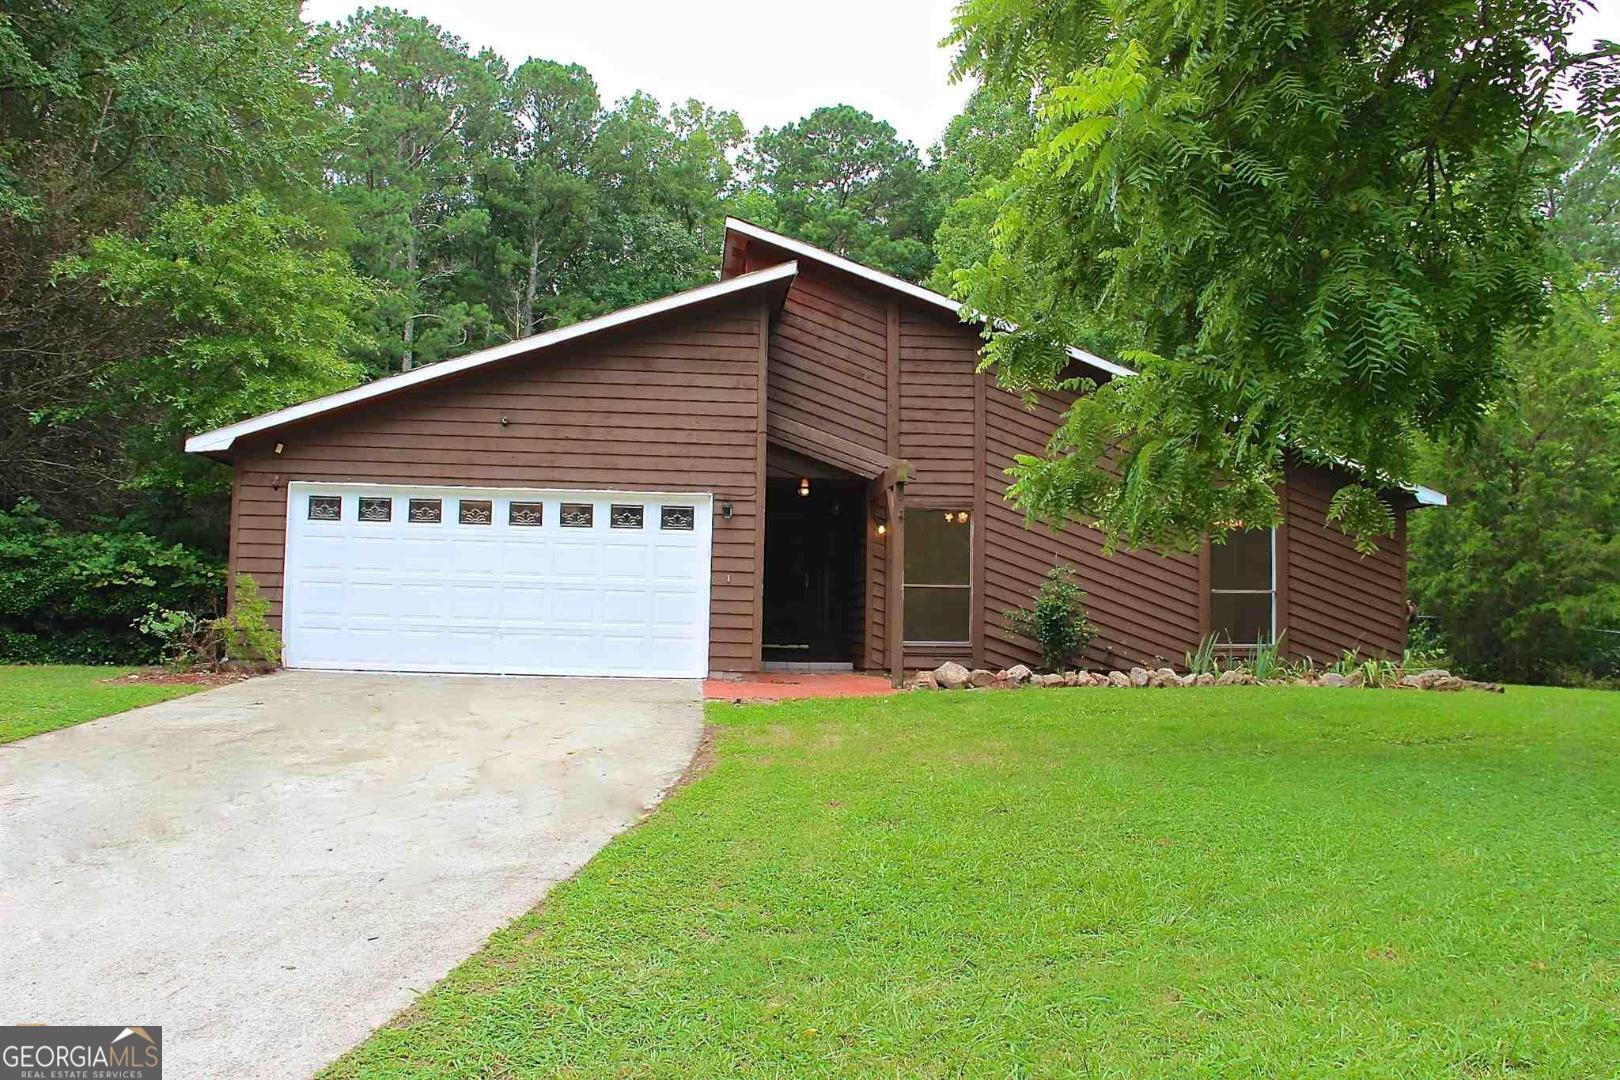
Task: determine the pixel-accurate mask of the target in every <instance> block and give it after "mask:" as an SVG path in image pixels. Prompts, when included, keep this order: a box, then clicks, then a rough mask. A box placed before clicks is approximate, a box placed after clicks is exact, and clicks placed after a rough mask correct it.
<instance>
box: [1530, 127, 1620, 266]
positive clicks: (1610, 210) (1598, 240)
mask: <svg viewBox="0 0 1620 1080" xmlns="http://www.w3.org/2000/svg"><path fill="white" fill-rule="evenodd" d="M1548 136H1549V137H1548V143H1549V145H1550V146H1551V147H1552V149H1553V152H1554V153H1555V154H1556V156H1557V158H1558V160H1559V161H1561V162H1563V168H1562V169H1561V170H1560V172H1559V179H1558V183H1556V184H1555V185H1553V187H1552V189H1551V190H1550V191H1549V192H1548V200H1547V217H1548V219H1549V220H1550V221H1551V223H1552V238H1553V241H1554V243H1556V244H1557V246H1558V248H1559V250H1561V251H1563V252H1564V253H1565V254H1566V255H1568V256H1569V258H1570V260H1571V261H1572V262H1573V263H1574V264H1575V267H1576V272H1577V273H1582V274H1593V273H1596V274H1603V275H1607V276H1611V277H1612V276H1613V275H1614V274H1616V273H1617V272H1620V141H1617V140H1616V139H1615V138H1613V137H1612V136H1611V137H1608V138H1601V137H1594V132H1593V129H1592V126H1591V125H1590V124H1589V123H1587V122H1586V121H1585V120H1584V119H1583V118H1581V117H1578V116H1573V115H1568V114H1566V115H1563V116H1560V117H1558V118H1557V123H1555V124H1553V125H1549V131H1548Z"/></svg>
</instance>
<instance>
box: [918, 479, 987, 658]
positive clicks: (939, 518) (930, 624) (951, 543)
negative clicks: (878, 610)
mask: <svg viewBox="0 0 1620 1080" xmlns="http://www.w3.org/2000/svg"><path fill="white" fill-rule="evenodd" d="M905 546H906V566H905V574H906V577H905V583H906V584H905V620H906V621H905V636H906V640H907V641H914V642H951V643H958V642H966V641H967V640H968V623H969V618H970V616H969V612H970V610H971V609H972V606H973V586H972V580H973V526H972V525H971V524H970V523H969V522H968V514H967V511H965V510H908V511H907V512H906V529H905Z"/></svg>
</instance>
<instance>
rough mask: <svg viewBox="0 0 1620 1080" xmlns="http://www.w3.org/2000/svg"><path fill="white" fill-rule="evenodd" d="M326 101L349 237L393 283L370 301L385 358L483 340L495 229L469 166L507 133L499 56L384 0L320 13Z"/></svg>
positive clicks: (365, 264) (408, 357)
mask: <svg viewBox="0 0 1620 1080" xmlns="http://www.w3.org/2000/svg"><path fill="white" fill-rule="evenodd" d="M325 34H326V36H327V38H328V39H329V52H328V55H327V57H326V58H325V61H324V63H323V64H322V104H323V106H324V107H325V108H326V110H327V111H328V112H329V113H330V114H331V115H332V116H334V117H335V118H336V119H337V121H338V122H339V124H340V125H341V128H342V131H343V141H342V143H341V144H340V146H339V149H338V150H337V152H336V153H335V154H334V155H333V156H332V158H331V161H330V163H329V166H328V168H329V171H330V173H331V175H332V177H333V180H334V184H335V192H336V195H337V198H338V199H339V201H340V202H341V203H342V204H343V206H344V207H345V208H346V209H347V211H348V213H349V215H350V218H351V222H352V232H351V234H350V236H349V237H348V248H349V251H350V254H351V255H352V257H353V258H354V260H355V263H356V265H357V266H358V267H359V268H360V269H361V271H362V272H363V273H365V274H366V275H368V276H370V277H372V278H375V279H377V280H378V281H381V282H383V283H384V284H385V285H386V286H387V290H386V291H385V292H384V293H383V295H382V296H381V297H380V299H379V302H378V304H377V306H376V308H375V318H376V326H375V329H374V331H373V337H374V339H375V343H376V345H375V349H376V351H375V353H374V354H373V355H372V356H371V358H370V359H371V362H372V363H374V364H375V365H377V366H378V367H379V368H382V369H387V368H398V369H400V370H406V371H408V370H410V369H411V368H412V367H414V366H416V365H417V364H421V363H427V362H430V361H432V360H437V359H440V358H442V357H444V356H449V355H454V354H455V353H458V352H462V351H466V350H467V349H470V348H476V347H477V346H478V345H480V344H483V343H485V337H486V335H487V334H488V331H489V323H490V319H491V313H490V309H489V306H488V303H487V300H488V294H489V285H490V283H489V281H488V280H487V279H486V278H485V277H484V276H483V275H482V274H481V273H480V270H481V269H487V267H480V265H479V264H478V262H477V261H476V259H475V253H476V252H477V251H478V250H479V249H480V247H481V246H482V245H483V244H484V243H485V240H486V235H487V232H488V229H489V214H490V211H489V209H488V208H487V207H485V206H483V205H481V204H480V202H479V201H478V199H477V198H476V197H475V193H474V185H473V178H474V176H475V175H476V174H477V173H478V172H479V171H480V170H481V169H483V168H484V167H485V166H486V161H487V158H488V156H489V155H491V154H493V153H495V152H496V149H497V147H498V146H499V145H500V144H501V142H502V141H503V140H504V139H505V138H506V136H507V130H506V126H507V119H506V117H505V116H504V114H503V113H502V111H501V109H500V102H501V94H502V89H503V82H504V79H505V76H506V70H505V64H504V63H503V62H502V61H501V60H500V59H499V57H497V56H495V55H494V54H493V53H488V52H486V53H482V54H480V55H478V56H476V57H475V56H471V55H469V53H468V50H467V46H466V45H465V43H463V42H462V41H461V40H460V39H459V38H457V37H455V36H454V35H452V34H448V33H446V32H445V31H444V30H442V29H441V28H440V27H438V26H435V25H433V24H432V23H430V22H428V21H427V20H426V19H420V18H414V17H411V16H408V15H405V14H403V13H402V12H399V11H395V10H393V9H390V8H381V7H379V8H372V9H370V10H362V11H359V12H356V13H355V14H354V15H353V16H351V17H350V18H348V19H347V20H345V21H344V22H342V23H340V24H339V25H337V26H335V27H326V28H325Z"/></svg>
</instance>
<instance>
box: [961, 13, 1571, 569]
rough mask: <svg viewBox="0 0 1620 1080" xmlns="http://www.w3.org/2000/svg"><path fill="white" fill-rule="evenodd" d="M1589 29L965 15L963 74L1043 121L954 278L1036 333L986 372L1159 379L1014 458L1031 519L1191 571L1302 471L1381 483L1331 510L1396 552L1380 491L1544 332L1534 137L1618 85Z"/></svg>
mask: <svg viewBox="0 0 1620 1080" xmlns="http://www.w3.org/2000/svg"><path fill="white" fill-rule="evenodd" d="M1576 7H1577V5H1576V4H1574V3H1571V2H1568V0H1487V2H1485V3H1482V4H1474V5H1450V6H1445V5H1438V6H1437V5H1432V4H1417V5H1411V4H1389V3H1374V4H1345V3H1342V2H1340V0H1306V2H1302V3H1295V4H1287V5H1280V4H1277V3H1274V2H1272V0H1232V2H1229V3H1225V4H1220V5H1206V4H1201V3H1197V2H1195V0H1142V2H1140V3H1132V4H1103V3H1098V2H1095V0H968V2H967V3H966V4H964V5H963V7H962V8H961V9H960V11H959V14H958V18H957V22H956V30H955V34H954V40H955V42H956V43H957V45H958V46H959V48H960V54H959V67H960V70H961V71H962V72H964V73H971V74H975V75H979V76H981V77H983V78H984V79H985V80H986V81H987V82H988V83H989V84H990V85H992V86H1000V87H1005V88H1007V92H1008V93H1016V92H1017V91H1018V90H1019V89H1020V88H1022V87H1025V86H1029V87H1033V88H1034V89H1035V91H1036V94H1037V98H1036V100H1037V106H1038V109H1039V113H1040V117H1041V127H1040V130H1039V132H1038V133H1037V135H1036V138H1035V139H1034V141H1033V142H1032V143H1031V145H1030V146H1029V148H1028V153H1027V154H1026V155H1025V156H1024V157H1023V158H1022V159H1021V160H1020V164H1019V165H1018V166H1017V168H1015V169H1014V171H1013V173H1012V174H1011V175H1010V176H1009V177H1008V178H1007V180H1006V181H1005V182H1004V183H1003V184H1002V185H1001V186H1000V187H999V189H998V191H997V195H996V197H997V199H998V200H999V204H1000V205H999V208H998V212H997V214H996V220H995V226H994V233H993V246H992V249H991V252H990V254H989V255H988V256H987V257H985V258H983V259H982V260H981V261H979V262H978V263H977V264H975V265H974V266H972V267H970V268H968V269H967V270H966V271H965V273H964V275H963V277H962V278H961V279H960V287H959V291H960V295H962V297H963V298H964V299H965V300H966V302H967V303H968V305H969V306H970V307H971V308H973V309H976V310H978V311H980V312H984V313H986V314H988V315H990V316H994V317H996V318H998V319H1001V320H1005V321H1006V322H1008V323H1011V324H1016V325H1017V326H1018V327H1020V329H1018V330H1017V331H1010V332H1007V333H1002V334H997V335H996V336H995V337H994V338H993V339H992V340H991V341H990V342H989V343H988V345H987V353H986V355H987V358H988V360H989V361H990V362H991V363H992V364H993V365H994V366H995V368H996V371H997V376H998V378H1001V379H1002V380H1003V381H1004V382H1007V383H1009V384H1010V385H1014V386H1045V385H1052V384H1054V383H1057V382H1058V381H1060V380H1061V379H1062V378H1063V377H1064V375H1065V374H1066V373H1065V371H1064V366H1065V357H1064V354H1063V352H1062V350H1061V349H1060V348H1059V343H1062V342H1078V343H1082V344H1085V343H1092V342H1097V341H1111V342H1118V343H1122V344H1123V345H1124V346H1125V348H1124V349H1123V350H1122V351H1121V352H1120V354H1119V358H1120V359H1121V360H1123V361H1124V362H1126V363H1128V364H1130V365H1131V366H1133V367H1135V368H1137V369H1139V371H1140V372H1141V374H1140V376H1139V377H1135V378H1128V379H1120V380H1115V381H1113V382H1110V383H1109V384H1107V385H1106V386H1104V387H1103V388H1101V389H1100V390H1098V391H1097V392H1096V393H1093V394H1088V395H1086V396H1084V397H1083V398H1081V399H1080V401H1079V402H1078V403H1077V404H1076V405H1075V407H1074V408H1073V409H1071V410H1070V412H1069V413H1068V415H1067V417H1066V420H1065V422H1064V424H1063V426H1062V428H1061V430H1060V432H1059V433H1058V436H1057V437H1056V439H1055V440H1054V442H1053V444H1052V446H1051V448H1050V452H1049V454H1048V455H1046V456H1045V457H1044V458H1034V457H1026V458H1023V459H1020V462H1019V464H1018V466H1017V469H1016V478H1015V483H1014V492H1015V494H1016V496H1017V497H1018V498H1019V500H1020V501H1021V502H1022V503H1023V505H1024V506H1025V507H1026V508H1028V509H1029V510H1030V511H1032V512H1034V513H1036V514H1038V515H1040V516H1044V517H1049V518H1052V519H1054V520H1062V519H1063V518H1064V517H1066V516H1067V515H1070V514H1079V515H1082V516H1089V517H1095V518H1096V519H1098V522H1099V524H1100V526H1101V527H1102V529H1103V531H1104V533H1105V535H1106V537H1107V538H1108V540H1109V541H1110V542H1112V543H1116V544H1127V545H1140V544H1149V543H1156V544H1161V545H1171V546H1179V547H1187V546H1190V545H1192V544H1194V543H1196V542H1197V540H1198V539H1199V538H1200V537H1202V536H1203V535H1205V534H1206V533H1207V532H1209V531H1211V530H1212V529H1214V530H1217V531H1218V530H1219V528H1220V527H1221V525H1220V523H1222V522H1230V521H1245V522H1249V523H1256V522H1261V521H1266V520H1274V519H1275V516H1276V513H1277V506H1276V499H1275V496H1274V494H1273V482H1274V481H1275V479H1276V478H1277V476H1278V475H1279V472H1280V470H1281V467H1282V461H1283V455H1284V454H1285V452H1287V451H1288V449H1289V448H1290V447H1294V448H1298V449H1299V450H1301V451H1304V452H1306V453H1307V454H1310V455H1312V456H1319V457H1331V458H1343V459H1351V460H1355V461H1359V462H1361V463H1362V464H1363V465H1364V466H1365V468H1366V470H1367V472H1366V480H1365V482H1363V483H1359V484H1352V485H1349V486H1346V487H1345V488H1343V489H1341V490H1340V491H1339V492H1337V493H1336V494H1335V496H1334V498H1333V500H1332V504H1331V506H1332V509H1331V516H1332V517H1333V518H1334V519H1335V520H1336V521H1337V522H1338V523H1339V524H1340V526H1341V527H1343V528H1345V529H1346V531H1348V532H1350V533H1352V534H1353V535H1355V536H1357V537H1358V538H1360V539H1361V540H1362V541H1363V542H1364V543H1370V542H1371V541H1372V538H1374V537H1376V536H1377V535H1379V534H1382V533H1384V532H1386V531H1387V530H1388V528H1389V527H1390V525H1391V518H1390V512H1389V511H1388V509H1387V508H1386V507H1385V506H1384V504H1383V503H1382V502H1381V501H1380V500H1379V499H1378V497H1377V489H1378V488H1379V487H1380V486H1381V484H1382V483H1383V482H1384V481H1385V479H1386V478H1387V477H1391V476H1403V475H1409V474H1410V473H1411V471H1412V468H1413V465H1414V461H1415V453H1416V448H1417V446H1418V445H1419V442H1420V439H1421V438H1422V437H1424V436H1429V437H1434V438H1437V439H1445V438H1449V437H1454V436H1460V435H1466V434H1467V433H1468V432H1470V431H1472V430H1473V429H1474V428H1475V427H1476V425H1477V424H1478V422H1479V418H1480V417H1481V416H1482V415H1483V414H1485V413H1486V412H1487V411H1488V409H1489V407H1490V405H1491V404H1492V403H1493V402H1495V401H1496V400H1498V399H1499V398H1500V397H1502V396H1503V394H1504V393H1506V391H1507V387H1508V385H1509V383H1510V379H1511V371H1510V367H1509V364H1508V361H1507V359H1506V355H1505V353H1504V350H1503V348H1502V347H1501V346H1502V343H1503V341H1504V339H1505V338H1507V337H1508V336H1509V335H1511V334H1513V333H1514V332H1516V331H1517V330H1519V329H1520V328H1522V327H1524V326H1526V325H1529V324H1531V323H1533V322H1534V321H1535V320H1536V319H1537V318H1538V317H1539V316H1540V315H1541V313H1542V312H1543V310H1544V307H1545V303H1546V294H1547V280H1548V274H1549V269H1550V263H1549V261H1548V258H1547V256H1546V253H1545V252H1546V249H1545V245H1544V235H1543V234H1544V231H1545V229H1544V222H1543V213H1544V211H1543V198H1544V193H1545V191H1546V188H1547V185H1548V182H1549V179H1550V178H1549V175H1548V173H1549V165H1550V159H1549V155H1548V154H1547V153H1546V152H1545V148H1544V146H1543V135H1542V128H1543V126H1544V121H1545V119H1546V117H1547V115H1548V113H1549V111H1550V110H1551V109H1552V107H1553V105H1554V101H1555V93H1556V90H1557V85H1558V81H1559V77H1560V75H1561V74H1565V73H1568V72H1570V71H1576V70H1580V71H1583V72H1586V73H1588V74H1590V71H1589V69H1591V68H1592V67H1593V66H1594V65H1597V66H1601V64H1600V61H1599V59H1595V58H1593V57H1591V56H1578V55H1575V54H1574V53H1572V51H1571V50H1570V48H1569V45H1568V41H1567V39H1566V36H1565V31H1566V29H1567V27H1568V25H1569V22H1570V20H1571V18H1572V17H1573V14H1574V12H1575V10H1576ZM1597 77H1598V76H1596V75H1593V76H1592V78H1594V79H1596V78H1597ZM1105 463H1106V464H1105Z"/></svg>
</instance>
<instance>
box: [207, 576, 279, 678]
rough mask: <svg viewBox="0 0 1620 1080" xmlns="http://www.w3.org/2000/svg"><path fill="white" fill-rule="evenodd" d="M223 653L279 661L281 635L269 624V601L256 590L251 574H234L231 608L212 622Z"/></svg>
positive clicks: (237, 656) (271, 661)
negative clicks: (234, 591)
mask: <svg viewBox="0 0 1620 1080" xmlns="http://www.w3.org/2000/svg"><path fill="white" fill-rule="evenodd" d="M214 627H215V629H216V630H217V631H218V633H219V638H220V641H221V642H222V643H223V645H224V648H225V653H226V655H227V656H229V657H230V658H231V659H232V660H252V661H262V662H263V663H266V664H271V665H273V666H280V664H281V635H280V634H278V633H276V631H275V629H274V628H273V627H271V625H270V602H269V601H268V600H266V599H265V598H264V596H263V595H262V594H261V593H260V592H259V583H258V582H257V581H254V580H253V575H251V574H237V575H236V597H235V599H234V601H233V602H232V604H231V610H230V612H229V613H228V614H226V616H225V617H224V618H222V619H217V620H215V622H214Z"/></svg>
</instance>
